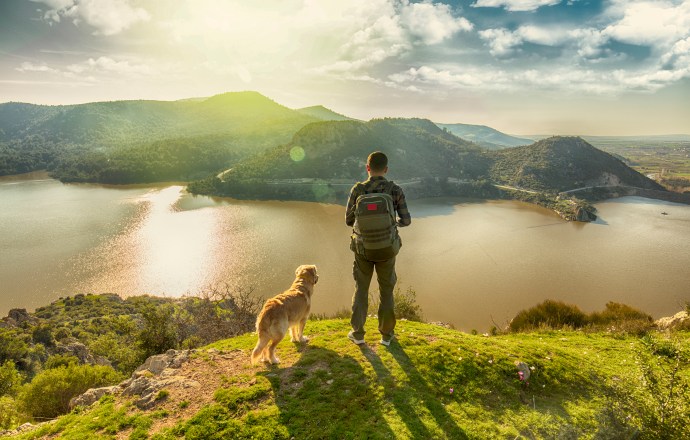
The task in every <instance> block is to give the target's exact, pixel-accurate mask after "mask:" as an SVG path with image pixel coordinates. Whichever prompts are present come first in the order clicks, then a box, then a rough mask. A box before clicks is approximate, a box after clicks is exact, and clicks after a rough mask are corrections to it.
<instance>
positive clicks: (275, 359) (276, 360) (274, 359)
mask: <svg viewBox="0 0 690 440" xmlns="http://www.w3.org/2000/svg"><path fill="white" fill-rule="evenodd" d="M271 363H272V364H279V363H280V359H278V358H273V359H271Z"/></svg>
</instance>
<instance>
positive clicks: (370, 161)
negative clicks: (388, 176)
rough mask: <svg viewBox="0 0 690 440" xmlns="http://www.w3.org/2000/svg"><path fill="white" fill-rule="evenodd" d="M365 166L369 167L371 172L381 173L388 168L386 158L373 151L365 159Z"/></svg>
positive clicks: (380, 153)
mask: <svg viewBox="0 0 690 440" xmlns="http://www.w3.org/2000/svg"><path fill="white" fill-rule="evenodd" d="M367 165H369V168H371V171H375V172H380V171H383V170H385V169H386V167H387V166H388V157H387V156H386V155H385V154H383V153H382V152H380V151H374V152H373V153H371V154H370V155H369V157H368V158H367Z"/></svg>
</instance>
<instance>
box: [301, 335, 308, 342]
mask: <svg viewBox="0 0 690 440" xmlns="http://www.w3.org/2000/svg"><path fill="white" fill-rule="evenodd" d="M307 341H309V338H308V337H306V336H302V339H300V342H307Z"/></svg>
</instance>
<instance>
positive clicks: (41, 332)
mask: <svg viewBox="0 0 690 440" xmlns="http://www.w3.org/2000/svg"><path fill="white" fill-rule="evenodd" d="M31 338H32V339H33V341H34V343H35V344H43V345H44V346H45V347H52V346H53V345H55V339H53V333H52V331H51V326H50V325H49V324H40V325H37V326H36V327H34V329H33V331H32V332H31Z"/></svg>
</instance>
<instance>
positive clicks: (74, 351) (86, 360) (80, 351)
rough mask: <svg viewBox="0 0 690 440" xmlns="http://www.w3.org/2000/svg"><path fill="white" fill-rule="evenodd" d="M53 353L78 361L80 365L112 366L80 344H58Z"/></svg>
mask: <svg viewBox="0 0 690 440" xmlns="http://www.w3.org/2000/svg"><path fill="white" fill-rule="evenodd" d="M54 352H55V353H56V354H66V355H70V356H74V357H76V358H77V359H79V362H80V363H82V364H90V365H106V366H112V365H111V363H110V361H109V360H108V359H106V358H104V357H102V356H94V355H93V354H91V352H90V351H89V349H88V347H87V346H86V345H84V344H82V343H81V342H76V341H75V342H70V343H68V344H58V345H57V346H56V347H55V349H54Z"/></svg>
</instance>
